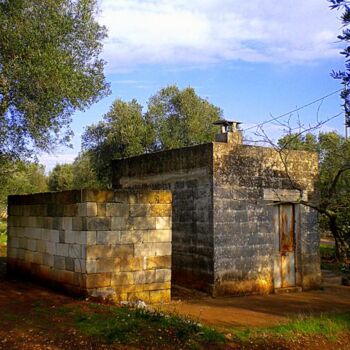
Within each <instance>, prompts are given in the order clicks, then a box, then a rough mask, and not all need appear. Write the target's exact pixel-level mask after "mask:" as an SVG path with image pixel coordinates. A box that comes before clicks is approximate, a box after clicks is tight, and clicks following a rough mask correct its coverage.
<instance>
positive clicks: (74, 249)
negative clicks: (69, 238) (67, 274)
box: [68, 244, 86, 259]
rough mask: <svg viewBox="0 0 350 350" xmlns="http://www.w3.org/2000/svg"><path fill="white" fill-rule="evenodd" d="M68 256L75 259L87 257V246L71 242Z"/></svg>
mask: <svg viewBox="0 0 350 350" xmlns="http://www.w3.org/2000/svg"><path fill="white" fill-rule="evenodd" d="M68 256H69V257H70V258H75V259H85V257H86V254H85V246H83V245H81V244H69V245H68Z"/></svg>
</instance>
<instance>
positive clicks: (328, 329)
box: [233, 313, 350, 342]
mask: <svg viewBox="0 0 350 350" xmlns="http://www.w3.org/2000/svg"><path fill="white" fill-rule="evenodd" d="M349 331H350V313H344V314H337V315H335V314H324V315H320V316H299V317H296V318H295V319H291V320H290V321H289V322H288V323H286V324H281V325H278V326H274V327H267V328H258V329H245V330H241V331H237V332H233V333H234V335H235V336H236V337H237V338H238V339H239V340H240V341H242V342H247V341H251V340H256V339H259V338H266V337H271V338H275V337H281V338H283V339H286V340H292V339H296V338H298V337H300V336H312V335H320V336H324V337H326V338H327V339H328V340H334V341H336V340H337V336H338V335H339V334H341V333H343V332H349Z"/></svg>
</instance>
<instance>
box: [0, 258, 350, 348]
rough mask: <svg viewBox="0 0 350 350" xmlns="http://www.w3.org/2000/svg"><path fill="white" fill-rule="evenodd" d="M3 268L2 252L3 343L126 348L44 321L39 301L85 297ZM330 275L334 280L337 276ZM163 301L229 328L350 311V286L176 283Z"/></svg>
mask: <svg viewBox="0 0 350 350" xmlns="http://www.w3.org/2000/svg"><path fill="white" fill-rule="evenodd" d="M4 270H5V259H4V257H2V258H1V257H0V349H6V350H7V349H52V350H56V349H106V348H108V349H110V348H113V349H124V348H125V347H123V346H120V345H113V346H112V345H103V344H97V343H95V344H94V343H91V341H88V340H86V339H85V338H84V337H82V336H78V335H76V333H75V332H76V331H75V330H74V327H72V325H70V324H63V323H62V320H61V319H60V318H57V317H56V318H55V317H53V318H52V320H51V322H52V323H50V324H47V323H44V322H43V321H42V320H40V315H39V316H38V314H35V313H33V310H34V309H35V307H36V305H38V303H40V305H42V304H44V305H46V306H47V307H48V308H49V309H50V308H52V309H55V308H57V307H60V306H67V305H72V304H74V305H76V304H79V303H80V304H82V305H83V304H84V303H86V301H81V300H76V299H72V298H70V297H68V296H65V295H62V294H59V293H56V292H54V291H52V290H49V289H46V288H44V287H41V286H38V285H36V284H32V283H28V282H24V281H16V280H9V279H6V278H5V276H4V274H3V272H4ZM329 277H331V278H330V279H329V281H330V282H331V283H333V282H334V278H333V279H332V276H329ZM159 307H160V308H161V309H162V310H164V311H170V312H175V313H177V314H181V315H186V316H191V318H193V319H195V320H198V321H200V322H202V323H204V324H208V325H212V326H215V327H216V328H218V329H219V330H221V331H224V332H227V331H228V330H229V329H230V328H233V327H242V328H244V327H256V326H257V327H265V326H272V325H276V324H278V323H281V322H286V321H287V320H288V318H289V317H291V316H293V315H299V314H305V315H310V314H321V313H326V312H327V313H328V312H347V311H349V312H350V287H343V286H340V285H335V284H327V283H326V285H325V287H324V289H323V290H317V291H310V292H303V293H291V294H280V295H267V296H246V297H220V298H215V299H213V298H211V297H209V296H208V295H206V294H203V293H199V292H192V291H189V290H185V289H176V290H174V292H173V301H172V302H171V303H170V304H167V305H162V306H159ZM230 348H232V347H230ZM251 348H254V346H253V345H252V347H251ZM282 348H283V347H282ZM295 348H298V347H295ZM310 348H311V347H310ZM321 348H323V347H321ZM342 348H344V347H343V346H342ZM345 348H346V347H345ZM348 348H349V349H350V345H349V347H348Z"/></svg>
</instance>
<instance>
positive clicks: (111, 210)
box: [106, 203, 129, 217]
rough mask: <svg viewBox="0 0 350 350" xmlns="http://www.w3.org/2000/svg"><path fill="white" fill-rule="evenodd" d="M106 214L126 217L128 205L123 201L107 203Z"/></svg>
mask: <svg viewBox="0 0 350 350" xmlns="http://www.w3.org/2000/svg"><path fill="white" fill-rule="evenodd" d="M106 215H107V216H113V217H127V216H128V215H129V206H128V204H124V203H107V204H106Z"/></svg>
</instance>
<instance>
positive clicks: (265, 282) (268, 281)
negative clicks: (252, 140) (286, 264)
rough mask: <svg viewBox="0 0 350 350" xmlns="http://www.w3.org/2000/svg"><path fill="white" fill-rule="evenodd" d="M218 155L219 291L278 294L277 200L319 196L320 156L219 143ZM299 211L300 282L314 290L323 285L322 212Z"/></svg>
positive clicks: (216, 252)
mask: <svg viewBox="0 0 350 350" xmlns="http://www.w3.org/2000/svg"><path fill="white" fill-rule="evenodd" d="M213 158H214V166H213V177H214V181H213V193H214V247H215V248H214V258H213V259H214V261H215V290H214V294H244V293H268V292H272V291H273V290H274V280H273V279H274V258H273V257H274V254H276V252H275V246H274V242H275V235H276V232H275V227H274V220H276V218H275V217H274V215H275V214H274V206H273V205H272V204H274V203H278V202H297V201H298V200H299V199H300V196H302V197H303V198H306V197H310V196H312V195H313V191H314V187H313V186H314V181H315V178H316V177H317V171H318V169H317V164H318V162H317V155H316V154H313V153H308V152H295V151H294V152H290V153H289V154H288V155H286V156H284V157H283V158H282V159H281V157H280V155H279V154H278V153H277V152H275V151H274V150H273V149H270V148H263V147H250V146H234V145H230V144H225V143H215V144H214V156H213ZM286 169H288V171H287V170H286ZM291 180H292V181H293V184H292V182H291ZM295 185H296V186H298V187H299V188H301V189H302V190H303V191H302V192H300V191H298V190H295ZM297 210H298V211H299V212H298V218H297V220H298V222H296V231H297V232H296V247H295V249H296V269H297V271H296V277H297V278H296V281H297V285H298V286H302V287H303V288H304V289H308V288H311V287H315V286H317V285H319V283H320V264H319V262H320V258H319V249H318V244H319V236H318V231H317V215H316V214H315V212H314V211H312V210H310V209H308V208H306V207H304V206H301V205H298V206H297Z"/></svg>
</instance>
